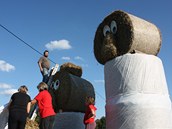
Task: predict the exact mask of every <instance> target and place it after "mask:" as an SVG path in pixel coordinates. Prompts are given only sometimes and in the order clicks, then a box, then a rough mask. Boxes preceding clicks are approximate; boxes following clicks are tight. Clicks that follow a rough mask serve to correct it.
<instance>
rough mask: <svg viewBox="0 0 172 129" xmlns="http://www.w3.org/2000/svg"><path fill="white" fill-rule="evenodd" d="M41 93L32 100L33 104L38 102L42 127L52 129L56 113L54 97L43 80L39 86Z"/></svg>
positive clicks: (41, 128) (42, 128)
mask: <svg viewBox="0 0 172 129" xmlns="http://www.w3.org/2000/svg"><path fill="white" fill-rule="evenodd" d="M37 88H38V90H39V94H38V95H37V96H36V97H35V98H34V99H33V100H32V101H31V103H32V104H35V103H38V107H39V113H40V117H41V119H40V125H39V126H40V129H52V128H53V125H54V119H55V115H56V113H55V112H54V109H53V105H52V97H51V95H50V93H49V92H48V86H47V84H46V83H44V82H41V83H39V85H38V86H37Z"/></svg>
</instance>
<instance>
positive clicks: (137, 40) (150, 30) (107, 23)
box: [94, 11, 161, 65]
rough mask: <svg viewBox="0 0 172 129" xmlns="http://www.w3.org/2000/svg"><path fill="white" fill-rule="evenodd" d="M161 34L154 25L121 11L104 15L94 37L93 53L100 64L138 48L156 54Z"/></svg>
mask: <svg viewBox="0 0 172 129" xmlns="http://www.w3.org/2000/svg"><path fill="white" fill-rule="evenodd" d="M160 44H161V36H160V32H159V30H158V29H157V27H156V26H155V25H153V24H152V23H149V22H147V21H145V20H143V19H140V18H138V17H136V16H133V15H131V14H128V13H126V12H123V11H115V12H113V13H111V14H110V15H108V16H107V17H105V19H104V20H103V21H102V23H100V25H99V26H98V28H97V31H96V34H95V38H94V54H95V57H96V59H97V61H98V62H99V63H100V64H103V65H104V64H105V63H106V62H107V61H109V60H111V59H113V58H115V57H117V56H120V55H123V54H126V53H128V52H131V51H133V50H138V51H141V52H143V53H147V54H154V55H156V54H157V53H158V51H159V49H160Z"/></svg>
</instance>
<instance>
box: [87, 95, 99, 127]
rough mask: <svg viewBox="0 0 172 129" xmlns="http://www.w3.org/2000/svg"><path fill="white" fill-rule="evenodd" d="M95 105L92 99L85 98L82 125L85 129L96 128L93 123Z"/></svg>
mask: <svg viewBox="0 0 172 129" xmlns="http://www.w3.org/2000/svg"><path fill="white" fill-rule="evenodd" d="M94 105H95V100H94V98H93V97H87V98H86V106H87V108H86V112H85V116H84V124H85V129H95V128H96V122H95V120H94V119H95V117H96V110H97V108H96V107H95V106H94Z"/></svg>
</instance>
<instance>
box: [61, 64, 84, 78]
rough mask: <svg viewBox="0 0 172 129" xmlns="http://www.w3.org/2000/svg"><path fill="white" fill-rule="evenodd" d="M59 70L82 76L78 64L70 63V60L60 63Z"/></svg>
mask: <svg viewBox="0 0 172 129" xmlns="http://www.w3.org/2000/svg"><path fill="white" fill-rule="evenodd" d="M60 71H62V72H63V71H66V72H68V73H71V74H73V75H75V76H78V77H81V76H82V68H81V67H80V66H77V65H75V64H72V63H70V62H68V63H65V64H63V65H61V66H60Z"/></svg>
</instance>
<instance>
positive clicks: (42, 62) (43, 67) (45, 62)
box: [38, 50, 50, 83]
mask: <svg viewBox="0 0 172 129" xmlns="http://www.w3.org/2000/svg"><path fill="white" fill-rule="evenodd" d="M48 54H49V51H48V50H45V51H44V56H42V57H40V59H39V60H38V66H39V68H40V71H41V74H42V76H43V80H42V81H43V82H45V83H47V82H48V74H49V69H50V61H49V59H48Z"/></svg>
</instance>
